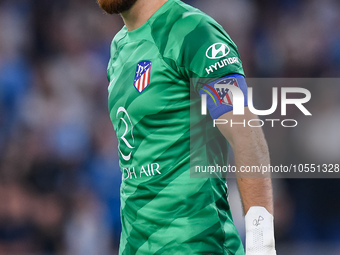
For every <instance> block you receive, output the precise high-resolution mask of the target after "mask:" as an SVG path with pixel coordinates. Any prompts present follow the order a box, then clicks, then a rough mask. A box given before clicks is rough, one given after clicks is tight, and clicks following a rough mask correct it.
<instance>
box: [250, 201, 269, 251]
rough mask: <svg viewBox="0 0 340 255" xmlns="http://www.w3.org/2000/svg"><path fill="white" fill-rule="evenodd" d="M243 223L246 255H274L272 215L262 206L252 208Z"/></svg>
mask: <svg viewBox="0 0 340 255" xmlns="http://www.w3.org/2000/svg"><path fill="white" fill-rule="evenodd" d="M245 221H246V255H276V251H275V240H274V217H273V215H271V214H270V213H269V212H268V211H267V209H266V208H264V207H262V206H253V207H251V208H250V209H249V211H248V212H247V214H246V217H245Z"/></svg>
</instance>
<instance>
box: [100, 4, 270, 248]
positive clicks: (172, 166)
mask: <svg viewBox="0 0 340 255" xmlns="http://www.w3.org/2000/svg"><path fill="white" fill-rule="evenodd" d="M98 3H99V5H100V7H101V8H102V9H104V10H105V11H106V12H108V13H110V14H114V13H120V14H121V16H122V18H123V20H124V23H125V26H124V27H123V28H122V29H121V31H120V32H118V33H117V35H116V36H115V38H114V39H113V41H112V44H111V57H110V61H109V64H108V70H107V72H108V79H109V87H108V92H109V97H108V100H109V112H110V117H111V120H112V123H113V127H114V129H115V132H116V135H117V139H118V153H119V158H120V160H119V161H120V162H119V165H120V168H121V171H122V184H121V222H122V234H121V240H120V248H119V254H122V255H133V254H141V255H151V254H169V255H177V254H178V255H182V254H183V255H191V254H192V255H196V254H201V255H208V254H214V255H217V254H226V255H227V254H228V255H231V254H234V255H242V254H247V255H274V254H276V252H275V247H274V227H273V216H272V215H273V204H272V187H271V180H270V178H258V179H254V178H253V179H252V178H246V177H247V176H242V177H239V178H238V186H239V190H240V194H241V197H242V202H243V207H244V212H245V214H246V216H245V220H246V253H245V251H244V248H243V245H242V242H241V240H240V237H239V234H238V232H237V229H236V228H235V226H234V223H233V220H232V216H231V213H230V208H229V204H228V189H227V186H226V181H225V178H222V177H220V178H191V175H190V167H191V164H193V162H199V163H200V164H201V165H203V164H211V163H216V164H217V163H218V164H219V165H227V155H226V154H227V148H228V144H230V145H231V147H232V148H233V150H234V154H235V162H236V167H240V166H242V165H243V166H248V165H261V164H262V165H266V164H269V155H268V149H267V145H266V142H265V139H264V136H263V133H262V131H261V129H260V128H250V127H244V128H243V127H242V128H236V129H235V128H233V127H229V126H227V125H218V128H213V127H212V126H207V125H205V124H204V121H203V122H202V121H200V120H202V118H205V119H207V118H210V121H212V119H217V120H218V119H230V118H231V117H232V118H233V120H234V121H241V120H240V119H241V118H242V120H243V119H254V118H256V116H254V115H253V114H252V113H250V111H249V110H248V107H247V104H245V105H244V112H245V113H244V115H242V116H239V115H237V116H234V115H233V101H232V93H231V92H230V91H231V90H228V89H225V88H226V86H228V84H229V85H230V84H232V85H233V86H236V87H238V88H239V89H240V90H242V92H243V94H244V95H245V96H246V95H247V86H246V83H245V80H244V72H243V69H242V63H241V60H240V56H239V54H238V51H237V47H236V45H235V44H234V43H233V41H232V40H231V39H230V37H229V36H228V35H227V33H226V32H225V31H224V30H223V28H222V27H221V26H220V25H219V24H217V23H216V21H214V20H213V19H212V18H211V17H209V16H207V15H206V14H204V13H202V12H201V11H199V10H197V9H195V8H193V7H191V6H189V5H187V4H184V3H183V2H181V1H180V0H168V1H166V0H98ZM201 78H207V79H208V82H201ZM191 94H194V95H196V98H198V99H200V97H202V98H203V96H205V97H206V98H208V101H207V106H208V109H209V112H210V116H209V115H208V116H203V115H201V114H200V112H199V113H197V114H192V113H191V111H190V108H191V106H192V104H193V103H194V101H195V100H194V101H193V100H191ZM245 101H246V100H245ZM195 102H196V101H195ZM199 105H200V104H199ZM242 108H243V107H242ZM197 119H198V121H197V122H195V121H196V120H197ZM192 122H195V123H196V124H197V125H194V129H192V128H191V127H192V126H193V125H192V124H193V123H192ZM193 134H209V135H208V136H207V137H208V138H209V139H208V140H206V141H203V142H202V141H198V140H199V139H198V140H197V142H201V143H200V144H198V145H197V144H195V141H196V140H195V141H194V142H193V143H191V135H193ZM225 138H226V139H225ZM207 155H208V156H207Z"/></svg>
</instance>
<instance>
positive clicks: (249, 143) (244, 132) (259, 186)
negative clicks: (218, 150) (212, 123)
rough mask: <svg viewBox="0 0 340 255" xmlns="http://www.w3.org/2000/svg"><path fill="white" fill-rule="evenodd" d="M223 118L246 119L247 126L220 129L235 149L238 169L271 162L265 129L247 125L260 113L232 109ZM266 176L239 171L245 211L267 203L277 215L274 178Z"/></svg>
mask: <svg viewBox="0 0 340 255" xmlns="http://www.w3.org/2000/svg"><path fill="white" fill-rule="evenodd" d="M219 119H226V120H230V119H232V120H233V122H239V123H241V122H243V121H244V120H245V123H246V126H245V127H244V126H243V125H240V124H236V125H234V126H233V127H230V125H229V124H225V125H218V128H219V130H220V131H221V133H222V134H223V135H224V136H225V138H226V139H227V140H228V142H229V143H230V145H231V147H232V148H233V151H234V155H235V164H236V167H237V169H240V167H241V166H260V165H261V164H262V165H268V164H269V162H270V160H269V152H268V146H267V143H266V140H265V138H264V135H263V132H262V129H261V128H259V127H249V126H248V125H247V122H248V120H250V119H257V116H256V115H254V114H252V113H251V112H250V111H249V109H248V108H247V107H246V108H245V114H244V115H233V113H232V112H228V113H225V114H223V115H222V116H221V117H220V118H219ZM229 122H230V121H229ZM256 177H259V178H256ZM263 177H264V176H263V175H262V174H260V173H259V174H253V173H240V174H238V179H237V182H238V187H239V190H240V194H241V198H242V203H243V208H244V213H245V214H246V213H247V212H248V210H249V208H250V207H252V206H263V207H265V208H266V209H267V210H268V212H269V213H271V214H273V196H272V184H271V179H270V178H269V177H268V178H263Z"/></svg>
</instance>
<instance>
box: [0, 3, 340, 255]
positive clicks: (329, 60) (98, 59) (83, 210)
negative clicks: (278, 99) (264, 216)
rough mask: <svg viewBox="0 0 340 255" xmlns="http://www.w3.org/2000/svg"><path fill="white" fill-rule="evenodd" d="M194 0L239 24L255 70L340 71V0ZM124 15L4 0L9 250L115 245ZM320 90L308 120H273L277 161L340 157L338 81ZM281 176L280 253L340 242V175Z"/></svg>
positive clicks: (3, 204) (12, 253)
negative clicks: (289, 124) (113, 78)
mask: <svg viewBox="0 0 340 255" xmlns="http://www.w3.org/2000/svg"><path fill="white" fill-rule="evenodd" d="M185 2H187V3H189V4H192V5H194V6H196V7H198V8H199V9H201V10H203V11H204V12H206V13H208V14H210V15H211V16H212V17H213V18H215V19H216V20H217V21H218V22H219V23H220V24H221V25H222V26H223V27H224V28H225V30H226V31H227V32H228V33H229V34H230V35H231V37H232V39H233V40H234V41H235V42H236V44H237V45H238V48H239V51H240V54H241V58H242V61H243V63H244V68H245V72H246V74H247V76H248V77H324V78H326V77H335V78H336V77H339V76H340V26H339V24H340V3H339V1H337V0H323V1H319V0H281V1H280V0H271V1H270V0H253V1H251V0H211V1H207V0H191V1H185ZM122 26H123V23H122V20H121V18H120V17H119V16H118V15H115V16H110V15H105V14H104V13H103V11H101V10H100V9H99V8H98V6H97V4H96V1H95V0H58V1H56V0H0V255H16V254H22V255H26V254H36V255H42V254H72V255H86V254H89V255H94V254H99V255H106V254H116V253H117V245H118V243H119V234H120V219H119V185H120V180H121V173H120V170H119V167H118V158H117V157H118V154H117V142H116V140H115V135H114V132H113V128H112V125H111V122H110V119H109V114H108V110H107V86H108V82H107V78H106V66H107V62H108V59H109V54H110V52H109V46H110V43H111V40H112V38H113V36H114V35H115V34H116V33H117V32H118V31H119V30H120V29H121V27H122ZM314 94H315V95H317V97H318V99H317V105H316V106H315V105H314V108H313V110H314V112H315V113H316V114H315V117H314V116H313V117H314V118H313V120H312V121H311V122H305V121H303V123H306V124H305V125H304V127H303V129H296V130H294V129H288V130H287V129H284V128H281V129H275V130H274V129H268V130H265V133H266V136H267V140H268V143H269V147H270V151H271V154H272V161H273V163H274V164H281V163H283V164H284V163H291V162H296V163H305V162H309V161H310V159H313V160H314V161H315V162H314V163H339V161H340V160H339V156H340V138H339V137H340V136H339V132H338V127H339V126H340V123H339V122H340V115H339V110H340V103H339V102H340V100H339V99H340V87H339V86H336V85H335V86H332V87H330V89H329V90H328V88H327V89H326V88H315V89H314V93H313V95H314ZM262 100H264V101H266V100H270V98H269V99H268V98H263V99H262ZM322 123H328V125H322ZM323 161H325V162H323ZM232 182H233V180H231V183H232ZM274 184H275V196H276V199H275V208H276V221H277V222H276V224H277V229H276V231H277V233H278V234H277V242H278V247H281V251H282V252H281V253H280V254H290V255H291V254H309V255H311V254H320V252H319V250H318V249H320V250H322V251H325V250H327V249H328V251H329V252H328V253H327V252H326V254H330V255H331V254H340V249H339V243H340V231H339V229H340V214H339V212H340V201H339V200H340V199H339V197H340V192H339V191H338V190H339V189H338V188H337V187H340V185H339V184H340V181H338V180H336V179H334V180H319V179H317V180H316V179H311V180H294V179H290V180H283V179H280V180H275V182H274ZM232 187H235V185H233V184H231V188H232ZM234 189H236V188H234ZM234 192H237V191H236V190H235V191H232V192H231V194H233V193H234ZM235 196H236V194H235ZM237 200H238V198H237ZM236 212H239V213H236V215H234V218H235V222H236V223H237V224H238V222H241V219H242V216H241V214H242V213H241V212H240V209H239V211H237V210H236ZM240 228H242V226H240ZM291 247H298V248H296V249H295V250H294V251H296V253H294V252H292V248H291ZM331 247H333V248H331ZM307 251H308V252H307ZM332 252H333V253H332ZM336 252H338V253H336Z"/></svg>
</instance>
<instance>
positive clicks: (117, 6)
mask: <svg viewBox="0 0 340 255" xmlns="http://www.w3.org/2000/svg"><path fill="white" fill-rule="evenodd" d="M97 1H98V4H99V6H100V8H102V9H103V10H104V11H106V12H107V13H109V14H117V13H122V12H125V11H128V10H130V8H131V7H132V6H133V5H134V4H135V3H136V2H137V0H97Z"/></svg>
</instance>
